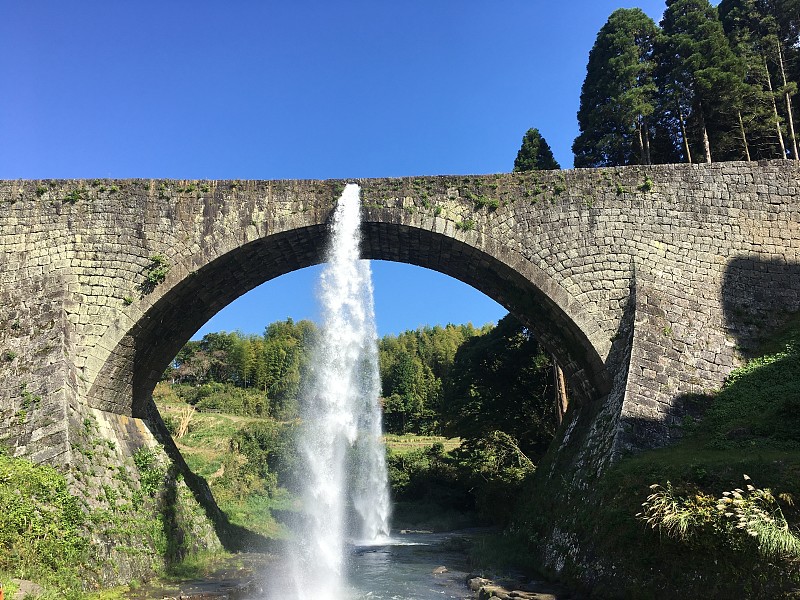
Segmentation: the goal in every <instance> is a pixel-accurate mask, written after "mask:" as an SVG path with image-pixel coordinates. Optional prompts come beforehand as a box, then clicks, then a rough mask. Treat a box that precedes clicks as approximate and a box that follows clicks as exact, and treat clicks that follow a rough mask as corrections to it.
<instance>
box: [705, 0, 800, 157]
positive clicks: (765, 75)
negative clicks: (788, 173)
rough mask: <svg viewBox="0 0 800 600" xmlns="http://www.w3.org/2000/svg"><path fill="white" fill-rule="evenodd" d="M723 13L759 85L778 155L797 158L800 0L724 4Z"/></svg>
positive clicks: (726, 1) (744, 0) (727, 28)
mask: <svg viewBox="0 0 800 600" xmlns="http://www.w3.org/2000/svg"><path fill="white" fill-rule="evenodd" d="M719 12H720V18H721V19H722V22H723V24H724V26H725V31H726V32H727V33H728V35H729V36H730V37H731V42H732V44H733V45H734V48H735V49H736V50H737V53H740V54H744V56H745V62H747V63H748V65H749V66H750V68H749V71H750V72H752V73H754V74H755V76H756V77H757V79H758V86H759V89H760V90H761V91H762V94H763V97H764V99H765V100H764V104H766V106H767V110H766V111H765V112H766V113H767V119H766V120H767V121H768V122H769V123H770V129H771V134H772V135H773V136H774V140H775V142H776V143H777V146H778V148H779V149H778V148H775V149H774V150H775V153H776V154H777V155H778V156H781V157H786V156H787V154H788V155H793V156H794V157H797V156H798V153H797V136H796V132H795V120H796V115H795V114H794V104H795V103H794V101H793V98H794V97H795V96H796V94H797V82H798V75H800V74H798V71H797V69H798V68H800V48H798V36H800V0H723V1H722V2H721V3H720V5H719ZM742 41H743V42H744V43H739V42H742ZM742 46H744V50H745V51H746V53H743V52H742ZM774 155H775V154H772V156H774Z"/></svg>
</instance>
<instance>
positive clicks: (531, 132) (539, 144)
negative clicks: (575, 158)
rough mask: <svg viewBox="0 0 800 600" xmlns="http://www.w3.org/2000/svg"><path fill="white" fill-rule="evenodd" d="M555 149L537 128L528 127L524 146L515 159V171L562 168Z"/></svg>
mask: <svg viewBox="0 0 800 600" xmlns="http://www.w3.org/2000/svg"><path fill="white" fill-rule="evenodd" d="M560 168H561V165H559V164H558V162H557V161H556V159H555V157H554V156H553V151H552V150H551V149H550V146H549V145H548V143H547V140H545V139H544V137H543V136H542V134H541V133H539V130H538V129H536V128H532V129H528V131H527V132H526V133H525V135H524V136H522V147H520V149H519V152H517V158H516V160H514V172H520V171H552V170H555V169H560Z"/></svg>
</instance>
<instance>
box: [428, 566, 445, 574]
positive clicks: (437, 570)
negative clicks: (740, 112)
mask: <svg viewBox="0 0 800 600" xmlns="http://www.w3.org/2000/svg"><path fill="white" fill-rule="evenodd" d="M432 573H433V574H434V575H441V574H443V573H447V567H445V566H441V567H436V568H435V569H434V570H433V571H432Z"/></svg>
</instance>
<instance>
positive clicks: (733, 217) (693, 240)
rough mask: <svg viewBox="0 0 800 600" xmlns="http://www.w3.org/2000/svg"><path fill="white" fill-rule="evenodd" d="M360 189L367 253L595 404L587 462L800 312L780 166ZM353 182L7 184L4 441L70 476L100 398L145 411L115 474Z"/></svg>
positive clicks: (668, 418) (662, 426) (796, 188)
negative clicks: (485, 323) (486, 305)
mask: <svg viewBox="0 0 800 600" xmlns="http://www.w3.org/2000/svg"><path fill="white" fill-rule="evenodd" d="M357 183H359V184H360V185H361V186H362V201H363V205H364V210H363V214H364V223H363V227H362V229H363V253H364V256H365V257H367V258H375V259H385V260H394V261H402V262H407V263H411V264H416V265H419V266H423V267H428V268H431V269H435V270H437V271H440V272H442V273H445V274H447V275H450V276H453V277H456V278H458V279H460V280H462V281H464V282H466V283H468V284H470V285H472V286H474V287H475V288H477V289H479V290H481V291H483V292H484V293H486V294H487V295H489V296H490V297H492V298H494V299H496V300H497V301H498V302H500V303H501V304H503V305H504V306H506V307H507V308H508V309H509V310H511V311H512V312H514V313H515V314H517V316H518V317H520V318H521V320H522V321H523V322H525V323H526V324H527V325H529V326H530V328H531V329H532V330H533V332H534V333H535V335H537V337H538V338H539V339H540V340H541V341H542V343H543V344H544V345H545V346H546V347H547V348H548V349H549V350H551V351H552V352H553V353H554V354H555V355H556V357H557V358H558V360H559V362H560V364H561V365H562V366H563V368H564V371H565V374H566V376H567V378H568V382H569V386H570V391H571V395H572V397H573V400H574V401H575V402H576V403H578V404H580V405H586V406H588V405H589V404H591V403H593V402H594V403H597V402H599V403H600V404H601V406H602V408H601V410H600V411H599V412H594V413H592V414H593V415H594V416H593V417H591V418H592V419H594V421H593V424H592V425H591V426H587V427H588V429H587V430H590V431H591V432H592V434H591V436H590V438H589V439H590V440H591V441H589V442H585V444H586V445H587V451H586V452H587V454H586V457H589V456H590V455H591V456H592V457H593V458H591V460H592V461H595V462H597V464H598V468H600V467H601V466H602V464H604V463H605V462H607V460H608V459H609V458H610V457H611V456H612V455H613V454H614V453H615V452H623V451H627V450H631V449H636V448H640V447H647V446H654V445H661V444H664V443H667V442H668V441H669V440H670V439H671V438H672V437H674V435H675V434H676V432H677V431H678V429H677V428H676V427H675V426H676V425H677V424H678V423H679V422H680V421H681V419H682V418H683V415H684V414H685V411H686V401H687V398H689V397H690V395H691V394H692V393H696V392H703V391H707V390H710V389H715V388H718V387H719V386H720V385H721V384H722V382H723V380H724V378H725V376H726V374H727V373H728V372H729V371H730V369H731V368H733V367H734V366H735V365H737V364H739V362H740V360H741V356H742V355H743V354H745V353H746V352H747V351H749V350H751V349H753V348H754V347H755V346H756V345H757V343H758V338H759V335H761V334H762V333H764V332H768V331H769V330H770V329H771V328H774V327H777V326H779V325H780V323H781V321H782V319H784V318H785V317H786V316H787V315H788V314H790V313H793V312H796V311H798V310H800V167H799V166H798V164H797V163H795V162H792V161H773V162H763V163H719V164H712V165H664V166H653V167H624V168H608V169H585V170H580V169H578V170H572V171H553V172H533V173H517V174H501V175H483V176H441V177H419V178H402V179H371V180H361V181H358V182H357ZM343 185H344V182H343V181H171V180H125V181H109V180H70V181H2V182H0V441H1V442H2V443H4V444H5V445H7V446H10V447H11V448H12V451H13V452H14V453H15V454H17V455H20V456H27V457H30V458H31V459H33V460H34V461H37V462H49V463H52V464H55V465H59V466H61V467H62V468H63V469H65V470H67V471H69V470H70V469H72V470H76V469H78V468H79V465H81V464H82V459H81V458H80V456H79V454H80V453H79V452H77V450H76V449H75V445H76V444H77V443H78V442H77V440H78V439H79V437H80V431H81V427H82V426H83V425H82V424H83V423H84V421H85V419H86V418H88V417H87V414H88V412H91V411H100V412H99V413H97V412H95V413H93V414H94V416H95V417H97V415H98V414H103V415H106V417H104V418H103V419H100V420H104V421H107V422H116V421H117V420H119V419H120V418H130V419H132V421H130V422H131V423H136V425H135V426H127V425H126V426H125V427H117V428H115V427H108V428H105V429H104V433H103V435H104V436H108V437H109V439H111V441H112V442H113V443H114V445H115V448H119V449H120V450H119V452H120V453H121V454H120V456H116V455H115V454H114V453H110V455H113V456H111V457H110V458H108V462H109V465H112V464H113V463H114V462H116V461H121V460H124V458H125V454H126V453H127V454H130V453H131V452H133V451H135V448H136V447H138V446H140V445H143V444H146V443H150V442H149V441H148V440H149V437H148V436H149V434H145V433H144V432H146V431H152V430H153V429H154V428H157V424H154V423H153V422H152V419H151V418H150V417H149V416H148V415H150V414H151V411H152V404H151V399H150V393H151V392H152V388H153V386H154V384H155V382H156V381H157V379H158V378H159V376H160V374H161V373H162V372H163V369H164V367H165V366H166V364H167V363H168V361H169V360H170V359H171V358H172V357H173V356H174V355H175V354H176V352H177V350H178V349H179V348H180V347H181V346H182V345H183V343H185V342H186V340H188V339H189V337H190V336H191V335H192V334H193V333H194V332H195V331H196V330H197V329H198V328H199V327H200V326H201V325H202V324H203V323H204V322H205V321H206V320H208V319H209V318H210V317H211V316H213V314H215V313H216V312H217V311H218V310H219V309H221V308H222V307H224V306H225V305H227V304H228V303H230V302H231V301H232V300H234V299H235V298H236V297H238V296H239V295H241V294H243V293H245V292H247V291H248V290H250V289H252V288H253V287H255V286H256V285H258V284H260V283H262V282H264V281H266V280H269V279H272V278H274V277H278V276H279V275H282V274H284V273H287V272H289V271H292V270H295V269H299V268H302V267H305V266H309V265H312V264H315V263H317V262H319V261H320V260H321V257H322V252H323V247H324V242H325V238H326V231H327V220H328V218H329V216H330V213H331V211H332V208H333V206H334V204H335V201H336V198H338V196H339V194H340V192H341V190H342V188H343ZM160 262H163V263H164V264H165V266H167V267H168V272H166V273H165V276H164V278H163V281H161V280H160V279H159V278H158V277H156V276H155V275H156V273H157V269H158V267H159V263H160ZM148 276H149V277H150V279H151V281H149V282H148ZM420 293H424V290H421V291H420ZM584 413H586V411H584ZM586 414H588V413H586ZM598 415H600V416H602V418H600V417H599V416H598ZM137 432H138V433H137ZM586 460H589V458H587V459H586ZM80 468H82V467H80ZM83 481H85V482H86V483H85V484H84V486H85V489H86V490H88V491H89V492H90V491H91V490H92V489H95V488H96V486H97V485H99V483H98V482H99V480H98V481H95V480H93V479H91V478H84V479H83ZM76 485H78V484H77V483H76ZM89 492H87V493H89Z"/></svg>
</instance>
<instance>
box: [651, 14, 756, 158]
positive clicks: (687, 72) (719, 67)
mask: <svg viewBox="0 0 800 600" xmlns="http://www.w3.org/2000/svg"><path fill="white" fill-rule="evenodd" d="M661 28H662V32H663V35H662V36H661V38H660V40H659V43H658V44H657V61H658V62H659V68H658V71H657V75H658V80H659V84H660V88H661V90H662V94H661V98H662V102H663V106H662V109H661V110H662V111H664V112H667V111H669V113H670V114H671V115H672V119H671V122H672V124H673V127H675V125H676V124H678V125H679V127H678V128H675V129H674V130H673V137H674V138H675V139H682V141H683V147H684V153H685V157H686V159H687V160H689V161H690V162H691V161H692V158H693V157H702V159H703V160H705V162H711V160H712V156H714V158H715V159H717V160H730V159H738V158H742V157H743V156H744V154H745V150H744V142H743V140H742V139H741V136H740V129H739V125H738V118H737V117H738V110H739V108H740V101H739V99H740V98H741V96H742V86H743V85H744V77H743V69H742V68H741V64H740V62H739V61H738V59H737V58H736V55H735V54H734V53H733V50H731V47H730V44H729V43H728V39H727V37H726V36H725V32H724V30H723V28H722V23H721V21H720V20H719V15H718V13H717V9H716V8H714V7H713V6H711V4H710V3H709V2H708V0H667V9H666V11H665V12H664V18H663V20H662V21H661Z"/></svg>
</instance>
